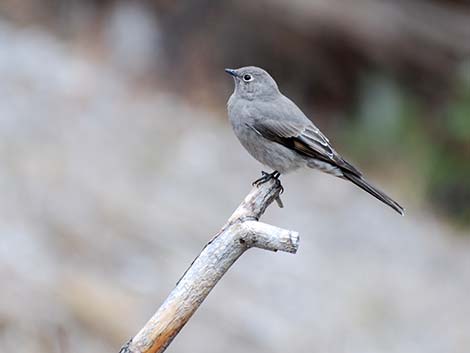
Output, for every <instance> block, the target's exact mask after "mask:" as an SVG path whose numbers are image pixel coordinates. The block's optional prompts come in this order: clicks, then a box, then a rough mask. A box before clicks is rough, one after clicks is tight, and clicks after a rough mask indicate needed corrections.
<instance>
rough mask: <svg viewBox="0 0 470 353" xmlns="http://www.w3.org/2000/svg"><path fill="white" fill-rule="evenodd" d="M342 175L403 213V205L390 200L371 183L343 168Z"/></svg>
mask: <svg viewBox="0 0 470 353" xmlns="http://www.w3.org/2000/svg"><path fill="white" fill-rule="evenodd" d="M343 176H344V178H345V179H347V180H349V181H351V182H353V183H354V184H356V185H357V186H359V187H360V188H361V189H362V190H364V191H367V192H368V193H369V194H371V195H372V196H374V197H376V198H377V199H379V200H380V201H382V202H383V203H385V204H387V205H389V206H390V207H391V208H393V209H394V210H395V211H397V212H398V213H399V214H401V215H402V216H403V215H404V214H405V212H404V211H405V210H404V208H403V207H401V206H400V205H399V204H398V202H396V201H394V200H392V199H391V198H390V197H389V196H387V195H385V194H384V193H383V192H382V191H380V190H378V189H376V188H375V187H373V186H372V185H370V184H369V183H368V182H367V181H366V180H364V178H362V177H361V176H358V175H354V174H352V173H350V172H348V171H345V170H343Z"/></svg>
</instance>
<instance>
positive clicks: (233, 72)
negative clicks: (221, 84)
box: [225, 69, 238, 77]
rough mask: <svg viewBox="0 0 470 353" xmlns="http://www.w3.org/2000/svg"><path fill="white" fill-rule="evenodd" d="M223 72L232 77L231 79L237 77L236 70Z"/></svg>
mask: <svg viewBox="0 0 470 353" xmlns="http://www.w3.org/2000/svg"><path fill="white" fill-rule="evenodd" d="M225 72H226V73H228V74H229V75H232V76H233V77H238V74H237V70H234V69H225Z"/></svg>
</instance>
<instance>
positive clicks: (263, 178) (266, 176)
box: [251, 170, 284, 207]
mask: <svg viewBox="0 0 470 353" xmlns="http://www.w3.org/2000/svg"><path fill="white" fill-rule="evenodd" d="M261 175H262V176H261V178H259V179H256V180H255V181H254V182H253V183H251V185H253V186H260V185H261V184H264V183H266V182H268V181H269V180H271V179H275V180H276V181H277V183H278V185H279V187H280V188H281V191H280V192H279V194H282V193H283V192H284V187H283V186H282V184H281V181H280V180H279V177H280V176H281V173H279V172H278V171H277V170H275V171H274V172H272V173H266V172H265V171H261ZM279 201H280V199H279ZM280 207H282V206H281V205H280Z"/></svg>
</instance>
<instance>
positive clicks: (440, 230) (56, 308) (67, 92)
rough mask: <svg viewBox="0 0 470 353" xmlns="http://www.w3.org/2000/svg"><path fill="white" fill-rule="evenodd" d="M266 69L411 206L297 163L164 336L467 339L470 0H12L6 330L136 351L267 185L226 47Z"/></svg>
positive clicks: (449, 342) (58, 343)
mask: <svg viewBox="0 0 470 353" xmlns="http://www.w3.org/2000/svg"><path fill="white" fill-rule="evenodd" d="M244 65H257V66H261V67H263V68H265V69H267V70H268V71H269V72H270V73H271V74H272V75H273V76H274V77H275V78H276V80H277V81H278V83H279V85H280V88H281V90H282V92H283V93H285V94H286V95H288V96H289V97H291V98H292V99H293V100H294V101H295V102H296V103H297V104H298V105H299V106H300V107H301V108H302V109H303V110H304V111H305V112H306V113H307V114H308V115H309V116H310V117H312V118H313V119H314V121H315V123H316V124H317V125H318V126H319V127H320V128H321V129H322V130H323V132H325V134H326V135H328V136H329V137H330V140H331V141H332V142H333V144H334V145H335V146H336V148H337V150H338V151H339V152H340V153H342V154H343V155H344V156H345V157H347V158H348V159H350V160H351V161H352V162H354V164H356V165H357V166H359V167H360V168H361V169H363V170H364V172H365V173H366V175H368V177H369V179H370V180H371V181H372V182H374V183H375V184H377V185H380V187H381V188H383V189H384V190H386V191H387V193H389V194H390V195H392V196H393V197H394V198H395V199H397V200H398V201H399V202H400V203H401V204H402V205H404V206H405V207H406V209H407V214H406V216H405V217H399V216H398V215H397V214H395V213H394V212H393V211H392V210H390V209H389V208H387V207H386V206H384V205H382V204H381V203H379V202H378V201H376V200H375V199H373V198H372V197H370V196H369V195H367V194H365V193H364V192H362V191H360V190H359V189H357V188H355V187H354V186H352V185H350V184H348V183H345V182H343V181H341V180H339V179H335V178H332V177H331V176H328V175H323V174H320V173H319V172H309V171H302V172H298V173H295V174H292V175H288V176H285V177H283V184H284V187H285V189H286V192H285V193H284V195H283V201H284V204H285V208H284V209H282V210H280V209H278V208H277V207H276V206H275V205H273V206H271V208H270V209H268V211H267V213H266V215H265V217H264V219H263V220H264V221H266V222H269V223H271V224H274V225H277V226H280V227H284V228H288V229H294V230H297V231H299V232H300V235H301V247H300V250H299V253H298V254H297V255H295V256H292V255H288V254H280V253H278V254H272V253H268V252H265V251H258V250H252V251H249V252H248V253H247V254H245V255H244V256H243V257H242V258H241V259H240V260H239V261H238V262H237V263H236V264H235V266H234V267H233V268H232V269H231V271H230V272H229V273H228V274H227V275H226V276H225V277H224V279H223V280H222V281H221V282H220V283H219V285H218V286H217V287H216V288H215V290H214V291H213V292H212V293H211V295H210V296H209V297H208V299H207V301H206V302H205V303H204V304H203V305H202V307H201V308H200V310H199V311H198V312H197V313H196V314H195V315H194V317H193V318H192V320H191V321H190V322H189V324H188V325H187V326H186V327H185V328H184V329H183V330H182V332H181V333H180V335H179V336H178V337H177V338H176V339H175V341H174V342H173V344H172V345H171V346H170V347H169V349H168V352H188V351H191V352H193V353H197V352H205V353H208V352H214V353H215V352H221V351H223V352H239V351H244V352H285V351H296V352H316V351H317V352H331V353H336V352H361V353H364V352H426V353H432V352H468V347H469V346H470V303H469V302H468V293H469V291H470V256H469V252H470V237H469V235H470V228H469V227H470V4H469V3H468V2H467V1H464V0H461V1H458V0H453V1H451V0H446V1H444V0H434V1H422V0H408V1H405V0H403V1H385V0H357V1H339V0H328V1H326V0H311V1H306V0H291V1H281V0H262V1H256V2H254V1H246V0H241V1H233V2H222V1H220V2H219V1H209V0H198V1H189V0H183V1H168V0H160V1H159V0H154V1H131V0H128V1H125V0H119V1H113V0H102V1H92V0H42V1H38V0H2V1H1V3H0V97H1V98H0V158H1V167H0V195H1V201H0V281H1V288H2V289H1V291H0V350H1V351H2V352H10V351H15V352H17V353H29V352H35V353H42V352H48V353H51V352H52V353H54V352H57V353H69V352H74V353H81V352H117V351H119V348H120V346H121V345H122V344H123V343H125V342H126V341H127V339H128V338H129V337H131V336H133V335H134V334H135V333H136V332H137V331H138V330H139V329H140V327H141V326H142V325H143V324H144V323H145V321H146V320H147V319H148V318H149V317H150V316H151V314H152V313H153V312H154V310H156V308H157V307H158V306H159V305H160V303H161V302H162V301H163V300H164V299H165V298H166V296H167V294H168V293H169V291H170V290H171V289H172V288H173V286H174V284H175V283H176V281H177V279H178V278H179V276H180V275H181V274H182V273H183V272H184V270H185V269H186V268H187V266H188V265H189V264H190V262H191V261H192V259H193V258H194V257H195V256H196V255H197V254H198V252H199V251H200V250H201V248H202V247H203V245H204V244H205V242H206V241H207V240H208V239H210V237H211V236H212V235H213V234H214V233H215V232H217V230H218V229H219V228H220V226H221V225H222V224H223V223H224V222H225V220H226V219H227V218H228V217H229V215H230V214H231V212H232V210H233V209H234V208H235V207H236V206H237V205H238V203H239V202H240V201H241V200H242V199H243V197H244V196H245V195H246V194H247V193H248V191H249V190H250V188H251V186H250V183H251V181H252V180H254V179H255V178H257V177H258V176H259V172H260V170H261V166H260V165H258V163H257V162H256V161H254V160H252V159H251V157H250V156H249V155H248V154H247V153H246V152H245V151H244V150H243V149H242V147H241V146H240V145H239V143H238V141H237V140H236V138H235V137H234V135H233V133H232V131H231V128H230V126H229V123H228V121H227V116H226V111H225V104H226V100H227V98H228V97H229V95H230V94H231V92H232V89H233V82H232V79H231V78H230V77H227V76H226V74H225V73H224V71H223V69H224V68H225V67H234V68H236V67H240V66H244Z"/></svg>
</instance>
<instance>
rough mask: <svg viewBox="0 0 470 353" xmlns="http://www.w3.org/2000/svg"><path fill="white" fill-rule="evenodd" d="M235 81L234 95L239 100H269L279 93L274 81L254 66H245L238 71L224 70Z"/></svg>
mask: <svg viewBox="0 0 470 353" xmlns="http://www.w3.org/2000/svg"><path fill="white" fill-rule="evenodd" d="M225 72H226V73H228V74H229V75H231V76H233V79H234V81H235V91H234V93H235V95H238V96H239V97H240V98H244V99H248V100H253V99H261V100H270V99H273V98H275V97H276V96H277V95H278V94H280V93H279V88H278V87H277V84H276V81H274V79H273V78H272V77H271V75H269V74H268V73H267V72H266V71H265V70H263V69H261V68H259V67H256V66H246V67H242V68H239V69H225Z"/></svg>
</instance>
